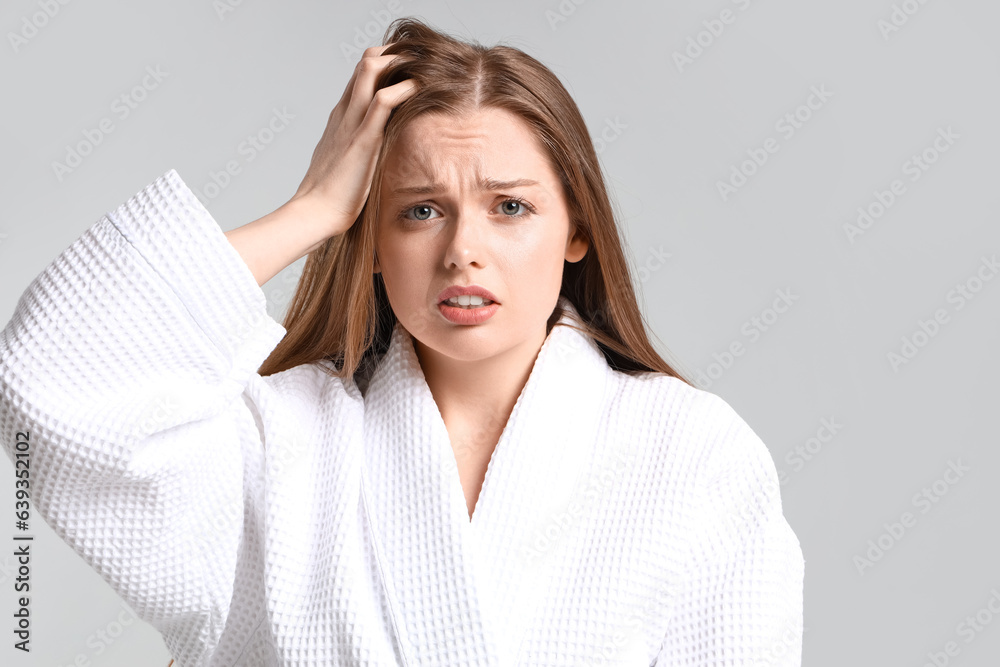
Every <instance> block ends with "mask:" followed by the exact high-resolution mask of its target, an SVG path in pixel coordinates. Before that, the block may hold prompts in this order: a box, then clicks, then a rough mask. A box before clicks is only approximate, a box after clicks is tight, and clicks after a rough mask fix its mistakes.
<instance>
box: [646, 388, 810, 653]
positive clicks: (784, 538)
mask: <svg viewBox="0 0 1000 667" xmlns="http://www.w3.org/2000/svg"><path fill="white" fill-rule="evenodd" d="M710 397H711V398H710V400H711V402H712V403H714V408H713V410H711V411H710V413H711V415H712V421H713V422H714V423H713V424H712V425H711V426H710V427H709V428H708V430H709V431H710V432H711V433H712V437H711V439H710V442H708V443H706V445H707V448H708V450H709V453H708V455H707V463H706V465H705V469H704V470H703V473H702V475H701V479H700V481H699V483H698V489H699V490H698V493H697V494H696V496H697V498H698V499H699V500H698V501H697V503H696V508H697V509H696V511H695V516H696V517H697V521H696V522H695V523H696V525H697V528H696V531H695V533H694V535H693V540H692V543H691V544H692V546H691V560H690V567H689V568H688V576H687V577H686V578H684V580H683V581H682V582H681V583H680V584H679V586H678V589H677V590H676V591H675V594H676V597H675V598H674V599H675V603H676V604H675V612H674V614H673V616H672V618H671V619H670V620H669V624H668V629H667V632H666V636H665V638H664V640H663V644H662V646H661V648H660V651H659V653H658V654H657V658H656V660H655V661H654V662H653V665H659V666H660V667H666V666H667V665H671V666H673V665H676V666H678V667H681V666H684V667H696V666H697V667H722V666H723V665H726V666H736V665H739V666H740V667H751V666H756V667H763V666H765V665H766V666H768V667H799V666H800V665H801V664H802V634H803V618H802V617H803V614H802V611H803V577H804V560H803V555H802V549H801V545H800V544H799V540H798V538H797V537H796V535H795V533H794V532H793V531H792V528H791V527H790V525H789V524H788V522H787V521H786V519H785V517H784V515H783V513H782V507H781V495H780V489H779V483H778V474H777V471H776V469H775V466H774V461H773V459H772V458H771V455H770V452H769V451H768V449H767V447H766V446H765V445H764V443H763V442H762V441H761V439H760V438H759V437H758V436H757V435H756V434H755V433H754V432H753V430H752V429H751V428H750V426H749V425H748V424H747V423H746V422H745V421H744V420H743V419H742V418H740V417H739V415H737V414H736V412H735V411H734V410H733V409H732V408H731V407H730V406H729V405H728V404H727V403H726V402H725V401H724V400H723V399H721V398H718V397H717V396H715V395H710Z"/></svg>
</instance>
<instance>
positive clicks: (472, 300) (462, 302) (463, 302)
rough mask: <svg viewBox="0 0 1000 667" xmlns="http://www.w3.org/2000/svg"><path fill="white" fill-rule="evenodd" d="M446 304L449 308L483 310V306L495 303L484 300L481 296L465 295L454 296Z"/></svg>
mask: <svg viewBox="0 0 1000 667" xmlns="http://www.w3.org/2000/svg"><path fill="white" fill-rule="evenodd" d="M445 303H447V304H448V305H449V306H457V307H459V308H481V307H483V306H488V305H490V304H491V303H493V302H492V301H490V300H489V299H484V298H483V297H481V296H473V295H470V294H463V295H462V296H453V297H451V298H450V299H446V300H445Z"/></svg>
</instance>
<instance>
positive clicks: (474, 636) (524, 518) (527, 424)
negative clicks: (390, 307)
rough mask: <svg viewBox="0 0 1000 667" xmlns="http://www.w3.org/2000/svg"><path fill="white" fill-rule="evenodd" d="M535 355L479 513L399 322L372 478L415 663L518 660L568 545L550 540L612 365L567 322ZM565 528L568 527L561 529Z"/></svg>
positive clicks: (376, 417)
mask: <svg viewBox="0 0 1000 667" xmlns="http://www.w3.org/2000/svg"><path fill="white" fill-rule="evenodd" d="M559 304H560V305H561V306H562V307H563V308H564V309H565V310H566V312H565V313H564V314H563V315H562V317H560V319H559V320H558V321H557V322H556V324H555V325H553V327H552V329H551V331H550V332H549V334H548V336H547V337H546V339H545V341H544V343H543V344H542V346H541V349H540V350H539V352H538V355H537V357H536V358H535V362H534V365H533V366H532V369H531V372H530V374H529V377H528V380H527V382H526V383H525V385H524V387H523V389H522V390H521V393H520V395H519V396H518V398H517V402H516V403H515V404H514V408H513V410H512V412H511V415H510V417H509V419H508V421H507V423H506V425H505V427H504V430H503V433H502V434H501V436H500V439H499V441H498V443H497V445H496V448H495V449H494V451H493V454H492V457H491V459H490V462H489V466H488V468H487V471H486V476H485V479H484V481H483V485H482V489H481V491H480V494H479V498H478V500H477V502H476V507H475V510H474V512H473V516H472V520H471V521H470V519H469V513H468V508H467V505H466V500H465V494H464V493H463V490H462V485H461V481H460V479H459V475H458V467H457V465H456V461H455V454H454V451H453V449H452V446H451V441H450V438H449V435H448V431H447V428H446V427H445V424H444V420H443V418H442V416H441V412H440V410H439V409H438V407H437V404H436V403H435V401H434V398H433V396H432V394H431V391H430V388H429V387H428V385H427V382H426V380H425V378H424V374H423V371H422V369H421V367H420V363H419V361H418V359H417V356H416V352H415V350H414V348H413V341H412V338H411V336H410V334H409V333H408V332H407V331H406V330H405V329H403V327H402V325H401V324H400V323H397V325H396V328H395V329H394V330H393V334H392V340H391V342H390V345H389V348H388V350H387V351H386V353H385V355H384V357H383V358H382V359H381V361H380V363H379V366H378V368H377V369H376V371H375V372H374V374H373V376H372V378H371V381H370V383H369V385H368V388H367V392H366V395H365V435H364V446H365V466H364V470H363V473H362V475H363V478H362V479H363V481H362V484H363V488H364V501H365V504H366V511H367V516H368V520H369V523H370V530H371V534H372V546H373V548H374V550H375V553H376V558H377V560H378V567H379V572H380V576H381V578H382V585H383V594H384V595H385V596H386V598H387V603H388V606H389V610H390V614H391V615H392V617H393V619H394V629H395V632H396V635H397V640H398V643H399V649H400V651H401V652H402V654H403V657H404V664H406V663H409V664H413V663H414V662H416V661H419V662H421V663H423V662H424V661H426V664H449V665H466V664H468V665H514V664H516V663H517V661H518V649H519V647H520V645H521V641H522V639H523V638H524V635H525V633H526V630H527V628H528V624H529V623H530V622H531V620H532V615H533V611H534V610H535V608H536V606H537V604H538V602H539V600H540V599H542V598H543V596H544V594H545V591H546V585H547V582H548V581H550V580H551V579H552V577H549V576H546V572H547V570H548V568H549V567H550V566H551V565H552V563H553V562H554V561H555V560H556V559H557V558H558V556H557V554H558V552H559V550H558V548H545V549H539V548H538V544H539V539H543V540H546V543H548V542H547V540H548V538H546V537H545V535H549V536H550V537H551V535H552V534H553V530H552V529H553V527H554V526H556V527H557V526H558V525H559V523H558V522H559V517H564V516H566V508H567V506H568V505H569V503H570V502H571V500H575V499H578V498H579V493H580V491H579V489H580V488H581V479H582V478H583V477H584V476H585V475H586V473H587V470H588V469H589V467H590V465H589V464H590V463H591V460H592V458H593V455H594V449H595V446H596V445H595V436H596V432H597V426H598V419H599V417H600V414H601V411H602V410H601V408H602V405H603V404H604V400H605V390H606V387H607V384H608V378H609V377H610V374H611V373H612V371H611V369H610V367H609V366H608V364H607V361H606V359H605V357H604V355H603V353H602V352H601V350H600V348H599V347H598V346H597V344H596V343H595V342H594V340H593V339H592V338H590V337H589V336H588V335H586V334H584V333H582V332H580V331H577V330H576V329H573V328H571V327H569V326H564V325H565V324H566V323H568V322H570V321H572V320H577V321H579V319H580V318H579V314H578V311H577V310H576V309H575V308H574V307H573V305H572V304H571V303H570V302H569V300H568V299H566V298H565V297H562V296H561V297H560V299H559ZM556 533H558V530H557V531H556Z"/></svg>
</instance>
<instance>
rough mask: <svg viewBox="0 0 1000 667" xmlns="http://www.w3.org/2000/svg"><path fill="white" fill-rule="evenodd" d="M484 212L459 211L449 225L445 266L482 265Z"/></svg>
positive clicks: (451, 267)
mask: <svg viewBox="0 0 1000 667" xmlns="http://www.w3.org/2000/svg"><path fill="white" fill-rule="evenodd" d="M484 218H485V214H479V213H474V212H471V211H459V212H457V213H456V214H455V216H454V218H453V219H452V221H451V223H450V225H449V231H448V242H447V246H446V248H445V254H444V264H445V268H449V269H454V268H462V267H464V266H468V265H470V264H474V265H476V266H479V267H482V266H483V265H484V262H485V257H484V252H485V249H486V246H487V239H486V224H487V221H486V220H485V219H484Z"/></svg>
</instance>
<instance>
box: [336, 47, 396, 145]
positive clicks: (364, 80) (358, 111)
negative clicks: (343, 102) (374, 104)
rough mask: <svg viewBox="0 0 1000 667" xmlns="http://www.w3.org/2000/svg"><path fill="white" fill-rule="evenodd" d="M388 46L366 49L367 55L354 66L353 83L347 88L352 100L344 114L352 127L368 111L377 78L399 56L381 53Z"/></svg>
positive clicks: (354, 126)
mask: <svg viewBox="0 0 1000 667" xmlns="http://www.w3.org/2000/svg"><path fill="white" fill-rule="evenodd" d="M388 46H389V45H388V44H386V45H385V46H377V47H376V46H373V47H370V48H368V49H365V55H364V56H362V58H361V60H359V61H358V64H357V65H356V66H355V68H354V74H352V75H351V83H350V84H348V88H347V89H346V90H345V95H346V94H347V91H348V90H349V91H350V102H349V103H348V105H347V110H346V112H345V114H344V121H345V122H346V123H347V126H348V127H349V128H351V129H354V128H356V127H358V126H359V125H360V124H361V121H362V119H364V117H365V115H366V114H367V113H368V106H369V105H370V104H371V101H372V97H373V96H374V94H375V79H377V78H378V75H379V74H380V73H381V72H382V70H384V69H385V68H386V66H387V65H388V64H389V63H391V62H392V61H393V60H395V59H396V58H398V57H399V56H398V55H395V54H390V55H387V56H385V55H380V54H381V52H382V51H384V50H385V49H386V48H387V47H388Z"/></svg>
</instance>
